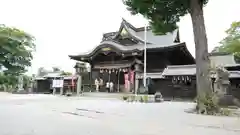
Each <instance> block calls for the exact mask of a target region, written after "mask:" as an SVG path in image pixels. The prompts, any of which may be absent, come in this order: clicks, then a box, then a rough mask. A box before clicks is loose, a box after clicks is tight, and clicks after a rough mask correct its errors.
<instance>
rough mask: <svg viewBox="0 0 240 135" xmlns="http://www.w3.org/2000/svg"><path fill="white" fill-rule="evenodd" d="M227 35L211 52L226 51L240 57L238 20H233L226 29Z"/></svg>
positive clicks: (239, 22)
mask: <svg viewBox="0 0 240 135" xmlns="http://www.w3.org/2000/svg"><path fill="white" fill-rule="evenodd" d="M226 34H227V37H226V38H224V39H223V40H222V41H221V42H220V43H221V46H218V47H215V48H214V50H213V52H228V53H232V54H234V56H236V58H237V59H240V21H238V22H233V23H232V24H231V27H230V28H229V29H227V30H226Z"/></svg>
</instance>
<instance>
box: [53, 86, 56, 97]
mask: <svg viewBox="0 0 240 135" xmlns="http://www.w3.org/2000/svg"><path fill="white" fill-rule="evenodd" d="M55 94H56V88H55V87H54V88H53V95H55Z"/></svg>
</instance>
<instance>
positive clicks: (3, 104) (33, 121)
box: [0, 94, 240, 135]
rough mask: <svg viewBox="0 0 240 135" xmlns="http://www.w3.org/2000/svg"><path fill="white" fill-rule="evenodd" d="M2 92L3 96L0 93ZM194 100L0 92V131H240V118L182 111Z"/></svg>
mask: <svg viewBox="0 0 240 135" xmlns="http://www.w3.org/2000/svg"><path fill="white" fill-rule="evenodd" d="M0 95H1V94H0ZM193 106H194V104H192V103H181V102H164V103H158V104H156V103H149V104H144V103H125V102H122V101H119V100H114V99H111V100H110V99H103V98H100V99H96V98H89V97H57V96H52V95H5V96H0V127H1V128H0V134H1V135H81V134H83V135H159V134H161V135H176V134H179V135H193V134H194V135H226V134H228V135H239V134H240V119H239V118H232V117H214V116H201V115H195V114H188V113H185V112H184V110H185V109H188V108H191V107H193Z"/></svg>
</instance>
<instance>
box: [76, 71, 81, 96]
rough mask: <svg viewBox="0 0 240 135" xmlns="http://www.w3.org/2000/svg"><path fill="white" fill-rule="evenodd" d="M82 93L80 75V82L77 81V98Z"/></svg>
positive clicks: (79, 76)
mask: <svg viewBox="0 0 240 135" xmlns="http://www.w3.org/2000/svg"><path fill="white" fill-rule="evenodd" d="M81 92H82V76H81V75H78V80H77V96H78V95H79V94H81Z"/></svg>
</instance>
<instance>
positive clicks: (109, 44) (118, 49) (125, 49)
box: [69, 41, 186, 59]
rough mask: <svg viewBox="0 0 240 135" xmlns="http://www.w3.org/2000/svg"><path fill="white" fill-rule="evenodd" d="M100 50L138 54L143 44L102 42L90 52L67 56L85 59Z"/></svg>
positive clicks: (176, 44) (165, 46) (169, 46)
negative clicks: (129, 44) (108, 49)
mask: <svg viewBox="0 0 240 135" xmlns="http://www.w3.org/2000/svg"><path fill="white" fill-rule="evenodd" d="M179 46H183V47H185V48H186V44H185V43H174V44H168V45H155V44H154V45H147V49H158V48H159V49H164V48H171V47H179ZM102 48H111V51H115V52H119V53H120V52H121V53H127V52H140V51H143V50H144V45H143V44H135V45H133V46H123V45H121V44H118V43H116V42H114V41H103V42H101V43H100V45H98V46H96V47H95V48H94V49H92V50H91V51H88V52H86V53H82V54H80V55H69V57H70V58H72V59H77V58H84V57H85V58H87V57H92V56H93V55H95V54H96V53H98V52H99V51H101V49H102Z"/></svg>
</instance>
